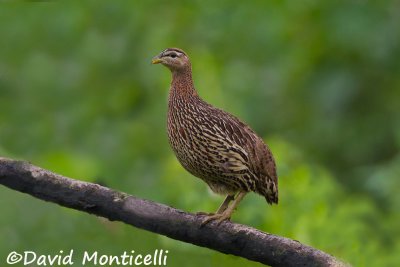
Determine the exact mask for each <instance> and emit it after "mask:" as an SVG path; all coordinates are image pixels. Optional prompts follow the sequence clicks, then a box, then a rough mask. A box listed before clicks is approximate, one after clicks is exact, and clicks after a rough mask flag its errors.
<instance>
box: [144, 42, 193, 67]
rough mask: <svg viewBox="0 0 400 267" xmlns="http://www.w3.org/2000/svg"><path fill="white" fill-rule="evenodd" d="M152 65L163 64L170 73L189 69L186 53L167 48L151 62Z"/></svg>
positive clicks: (177, 49)
mask: <svg viewBox="0 0 400 267" xmlns="http://www.w3.org/2000/svg"><path fill="white" fill-rule="evenodd" d="M151 63H152V64H159V63H161V64H163V65H164V66H166V67H167V68H169V69H170V70H171V71H172V72H174V71H181V70H184V69H187V68H190V60H189V57H188V56H187V55H186V53H185V52H184V51H183V50H182V49H179V48H167V49H165V50H164V51H162V52H161V53H160V54H159V55H158V56H155V57H154V58H153V60H152V61H151Z"/></svg>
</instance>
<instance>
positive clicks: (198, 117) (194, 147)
mask: <svg viewBox="0 0 400 267" xmlns="http://www.w3.org/2000/svg"><path fill="white" fill-rule="evenodd" d="M152 63H153V64H158V63H161V64H162V65H164V66H166V67H167V68H169V70H170V71H171V73H172V82H171V87H170V91H169V97H168V119H167V128H168V138H169V142H170V145H171V147H172V149H173V151H174V152H175V155H176V157H177V158H178V160H179V162H180V163H181V164H182V166H183V167H184V168H185V169H186V170H187V171H188V172H190V173H191V174H193V175H194V176H196V177H198V178H200V179H202V180H203V181H204V182H206V183H207V184H208V186H209V187H210V188H211V190H212V191H213V192H215V193H217V194H222V195H226V199H225V200H224V202H223V203H222V204H221V206H220V207H219V209H218V210H217V212H216V213H206V214H207V217H206V218H205V219H204V220H203V224H206V223H207V222H209V221H212V220H216V221H217V223H220V222H222V221H224V220H229V219H230V217H231V215H232V212H233V211H234V209H235V208H236V207H237V205H238V204H239V202H240V201H241V200H242V199H243V197H244V196H245V195H246V194H247V193H248V192H250V191H253V192H256V193H258V194H260V195H262V196H264V197H265V199H266V200H267V202H268V203H269V204H273V203H278V176H277V173H276V166H275V160H274V158H273V156H272V153H271V151H270V149H269V148H268V147H267V145H266V144H265V143H264V142H263V140H262V139H261V138H260V137H259V136H258V135H257V134H256V133H255V132H254V131H253V130H252V129H251V128H250V127H249V126H248V125H246V124H245V123H243V122H242V121H240V120H239V119H238V118H236V117H235V116H233V115H231V114H229V113H227V112H225V111H223V110H221V109H218V108H215V107H213V106H212V105H210V104H208V103H207V102H205V101H204V100H203V99H201V98H200V97H199V95H198V93H197V91H196V89H195V88H194V85H193V80H192V67H191V63H190V60H189V57H188V56H187V54H186V53H185V52H184V51H183V50H181V49H178V48H168V49H166V50H164V51H163V52H161V53H160V54H159V55H158V56H156V57H154V58H153V60H152ZM231 202H232V203H231ZM200 214H202V213H200ZM203 214H204V213H203Z"/></svg>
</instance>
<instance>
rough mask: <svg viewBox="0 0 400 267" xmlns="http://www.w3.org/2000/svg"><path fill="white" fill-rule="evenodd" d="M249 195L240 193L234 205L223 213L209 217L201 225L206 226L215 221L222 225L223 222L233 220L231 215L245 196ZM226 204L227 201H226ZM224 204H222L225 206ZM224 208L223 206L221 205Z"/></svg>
mask: <svg viewBox="0 0 400 267" xmlns="http://www.w3.org/2000/svg"><path fill="white" fill-rule="evenodd" d="M246 194H247V192H239V193H238V194H237V196H236V198H235V199H234V200H233V202H232V204H231V205H230V206H228V207H227V208H226V209H225V210H224V211H223V212H222V213H216V214H213V215H210V216H207V217H206V218H205V219H204V221H203V222H202V223H201V225H205V224H207V223H208V222H210V221H213V220H215V221H216V222H217V224H220V223H221V222H223V221H225V220H229V219H230V218H231V215H232V213H233V211H234V210H235V208H236V207H237V205H239V203H240V201H241V200H242V199H243V198H244V196H245V195H246ZM224 203H225V201H224ZM224 203H222V204H224ZM221 206H222V205H221Z"/></svg>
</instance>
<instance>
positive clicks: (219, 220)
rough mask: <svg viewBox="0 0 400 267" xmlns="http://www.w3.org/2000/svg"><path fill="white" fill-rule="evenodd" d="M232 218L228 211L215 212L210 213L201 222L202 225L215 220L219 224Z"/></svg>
mask: <svg viewBox="0 0 400 267" xmlns="http://www.w3.org/2000/svg"><path fill="white" fill-rule="evenodd" d="M230 218H231V214H229V213H227V212H223V213H215V214H212V215H208V216H207V217H206V218H205V219H204V220H203V221H202V222H201V226H204V225H206V224H207V223H209V222H210V221H215V222H216V223H217V225H220V224H221V223H222V222H223V221H227V220H229V219H230Z"/></svg>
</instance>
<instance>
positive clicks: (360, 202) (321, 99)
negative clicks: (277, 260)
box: [0, 0, 400, 266]
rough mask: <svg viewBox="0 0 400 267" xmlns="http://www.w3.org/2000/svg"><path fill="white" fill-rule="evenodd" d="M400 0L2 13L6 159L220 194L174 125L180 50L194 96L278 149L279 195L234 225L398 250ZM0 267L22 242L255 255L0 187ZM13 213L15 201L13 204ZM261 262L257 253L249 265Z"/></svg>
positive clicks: (204, 197)
mask: <svg viewBox="0 0 400 267" xmlns="http://www.w3.org/2000/svg"><path fill="white" fill-rule="evenodd" d="M395 10H397V2H396V1H380V2H373V1H366V2H345V1H323V2H322V1H305V2H304V1H300V2H294V1H290V2H289V1H251V2H248V3H246V4H243V3H241V2H240V3H239V2H237V1H211V0H206V1H190V2H189V1H167V2H162V1H114V2H112V1H85V2H78V1H69V2H66V1H57V2H51V3H49V2H39V3H23V2H20V3H15V4H11V3H9V4H3V5H2V6H1V9H0V36H1V38H0V156H8V157H13V158H21V159H25V160H29V161H31V162H33V163H34V164H37V165H40V166H43V167H45V168H49V169H51V170H54V171H56V172H59V173H62V174H64V175H68V176H71V177H75V178H78V179H83V180H87V181H92V182H98V183H102V184H105V185H107V186H109V187H112V188H115V189H119V190H122V191H125V192H128V193H130V194H134V195H137V196H139V197H144V198H147V199H152V200H155V201H160V202H163V203H166V204H168V205H172V206H175V207H177V208H180V209H184V210H187V211H193V212H194V211H200V210H201V211H213V210H215V209H216V208H217V207H218V205H219V204H220V202H221V201H222V197H220V196H215V195H212V194H211V193H209V191H208V189H207V188H206V186H205V185H204V184H203V183H202V182H201V181H200V180H198V179H195V178H193V177H192V176H191V175H190V174H188V173H187V172H185V171H184V170H183V168H182V167H181V166H180V165H179V163H178V162H177V161H176V159H175V158H174V156H173V154H172V152H171V150H170V149H169V146H168V141H167V137H166V133H165V124H166V122H165V113H166V97H167V88H168V84H169V81H170V74H169V73H168V71H167V70H166V69H164V68H162V67H159V66H151V65H150V60H151V58H152V57H153V56H154V55H156V54H157V53H159V52H160V51H161V50H163V49H164V48H166V47H170V46H176V47H181V48H183V49H185V50H186V51H187V52H188V53H189V55H190V56H191V59H192V62H193V70H194V79H195V84H196V87H197V88H198V91H199V94H200V95H201V96H203V98H205V99H206V100H207V101H209V102H211V103H213V104H214V105H216V106H218V107H221V108H223V109H225V110H228V111H230V112H232V113H234V114H236V115H237V116H239V117H240V118H242V119H243V120H245V121H246V122H248V123H249V124H250V125H251V126H252V127H253V128H254V129H255V130H256V131H257V132H258V133H259V134H260V135H261V136H265V137H266V141H267V143H268V144H269V145H270V147H271V149H272V151H273V152H274V154H275V155H276V158H277V164H278V171H279V175H280V180H279V190H280V200H279V201H280V203H279V205H278V206H273V207H271V206H268V205H267V204H266V202H265V200H264V199H263V198H261V197H259V196H256V195H249V196H248V197H246V198H245V200H244V201H243V203H241V205H240V207H239V208H238V210H237V211H236V213H235V214H234V217H233V220H234V221H238V222H241V223H245V224H249V225H251V226H254V227H257V228H259V229H261V230H263V231H267V232H271V233H274V234H279V235H283V236H287V237H290V238H294V239H297V240H299V241H301V242H304V243H306V244H309V245H312V246H315V247H317V248H320V249H323V250H325V251H327V252H329V253H331V254H333V255H335V256H337V257H339V258H341V259H343V260H344V261H347V262H349V263H351V264H354V265H355V266H396V263H397V264H398V262H400V256H399V255H398V253H397V254H396V253H395V252H397V251H400V242H399V241H398V239H396V237H397V236H399V234H400V229H399V226H398V221H400V214H399V212H398V211H399V210H400V194H399V188H400V180H399V179H398V177H399V176H400V167H399V166H400V153H399V151H400V150H399V148H400V123H399V122H400V120H399V119H398V118H399V117H400V109H399V99H400V90H399V87H400V83H399V77H400V76H399V75H400V60H399V59H400V50H399V47H400V32H399V31H398V25H399V23H400V21H399V16H398V14H397V13H396V12H395ZM0 196H1V197H0V211H1V214H2V216H1V217H0V240H1V241H2V242H1V243H0V244H1V245H0V261H1V263H0V265H2V264H3V259H4V258H5V257H6V255H7V254H8V253H9V252H10V251H12V250H17V251H23V250H35V251H37V252H40V253H52V254H54V253H57V252H58V250H61V249H63V250H68V249H70V248H73V249H74V250H76V251H77V253H82V252H83V251H85V250H88V251H94V250H98V251H99V252H103V253H105V254H113V253H114V254H118V253H121V252H122V251H124V250H127V251H129V250H131V249H134V250H136V251H141V252H148V251H151V250H152V249H155V248H163V249H167V250H169V251H170V252H169V266H183V265H187V259H190V260H191V266H243V265H245V264H246V266H247V265H249V263H248V261H245V260H242V259H238V258H236V257H233V256H227V255H222V254H219V253H216V252H213V251H209V250H207V249H203V248H198V247H195V246H192V245H188V244H183V243H181V242H177V241H174V240H170V239H168V238H165V237H161V236H157V235H154V234H151V233H147V232H145V231H141V230H138V229H134V228H132V227H129V226H126V225H123V224H120V223H110V222H107V221H104V220H102V219H100V218H96V217H93V216H89V215H86V214H82V213H80V212H76V211H72V210H69V209H65V208H60V207H58V206H55V205H53V204H48V203H44V202H42V201H38V200H35V199H32V198H31V197H29V196H25V195H23V194H19V193H16V192H13V191H11V190H8V189H5V188H0ZM16 207H18V208H16ZM253 265H254V266H258V264H253Z"/></svg>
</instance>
